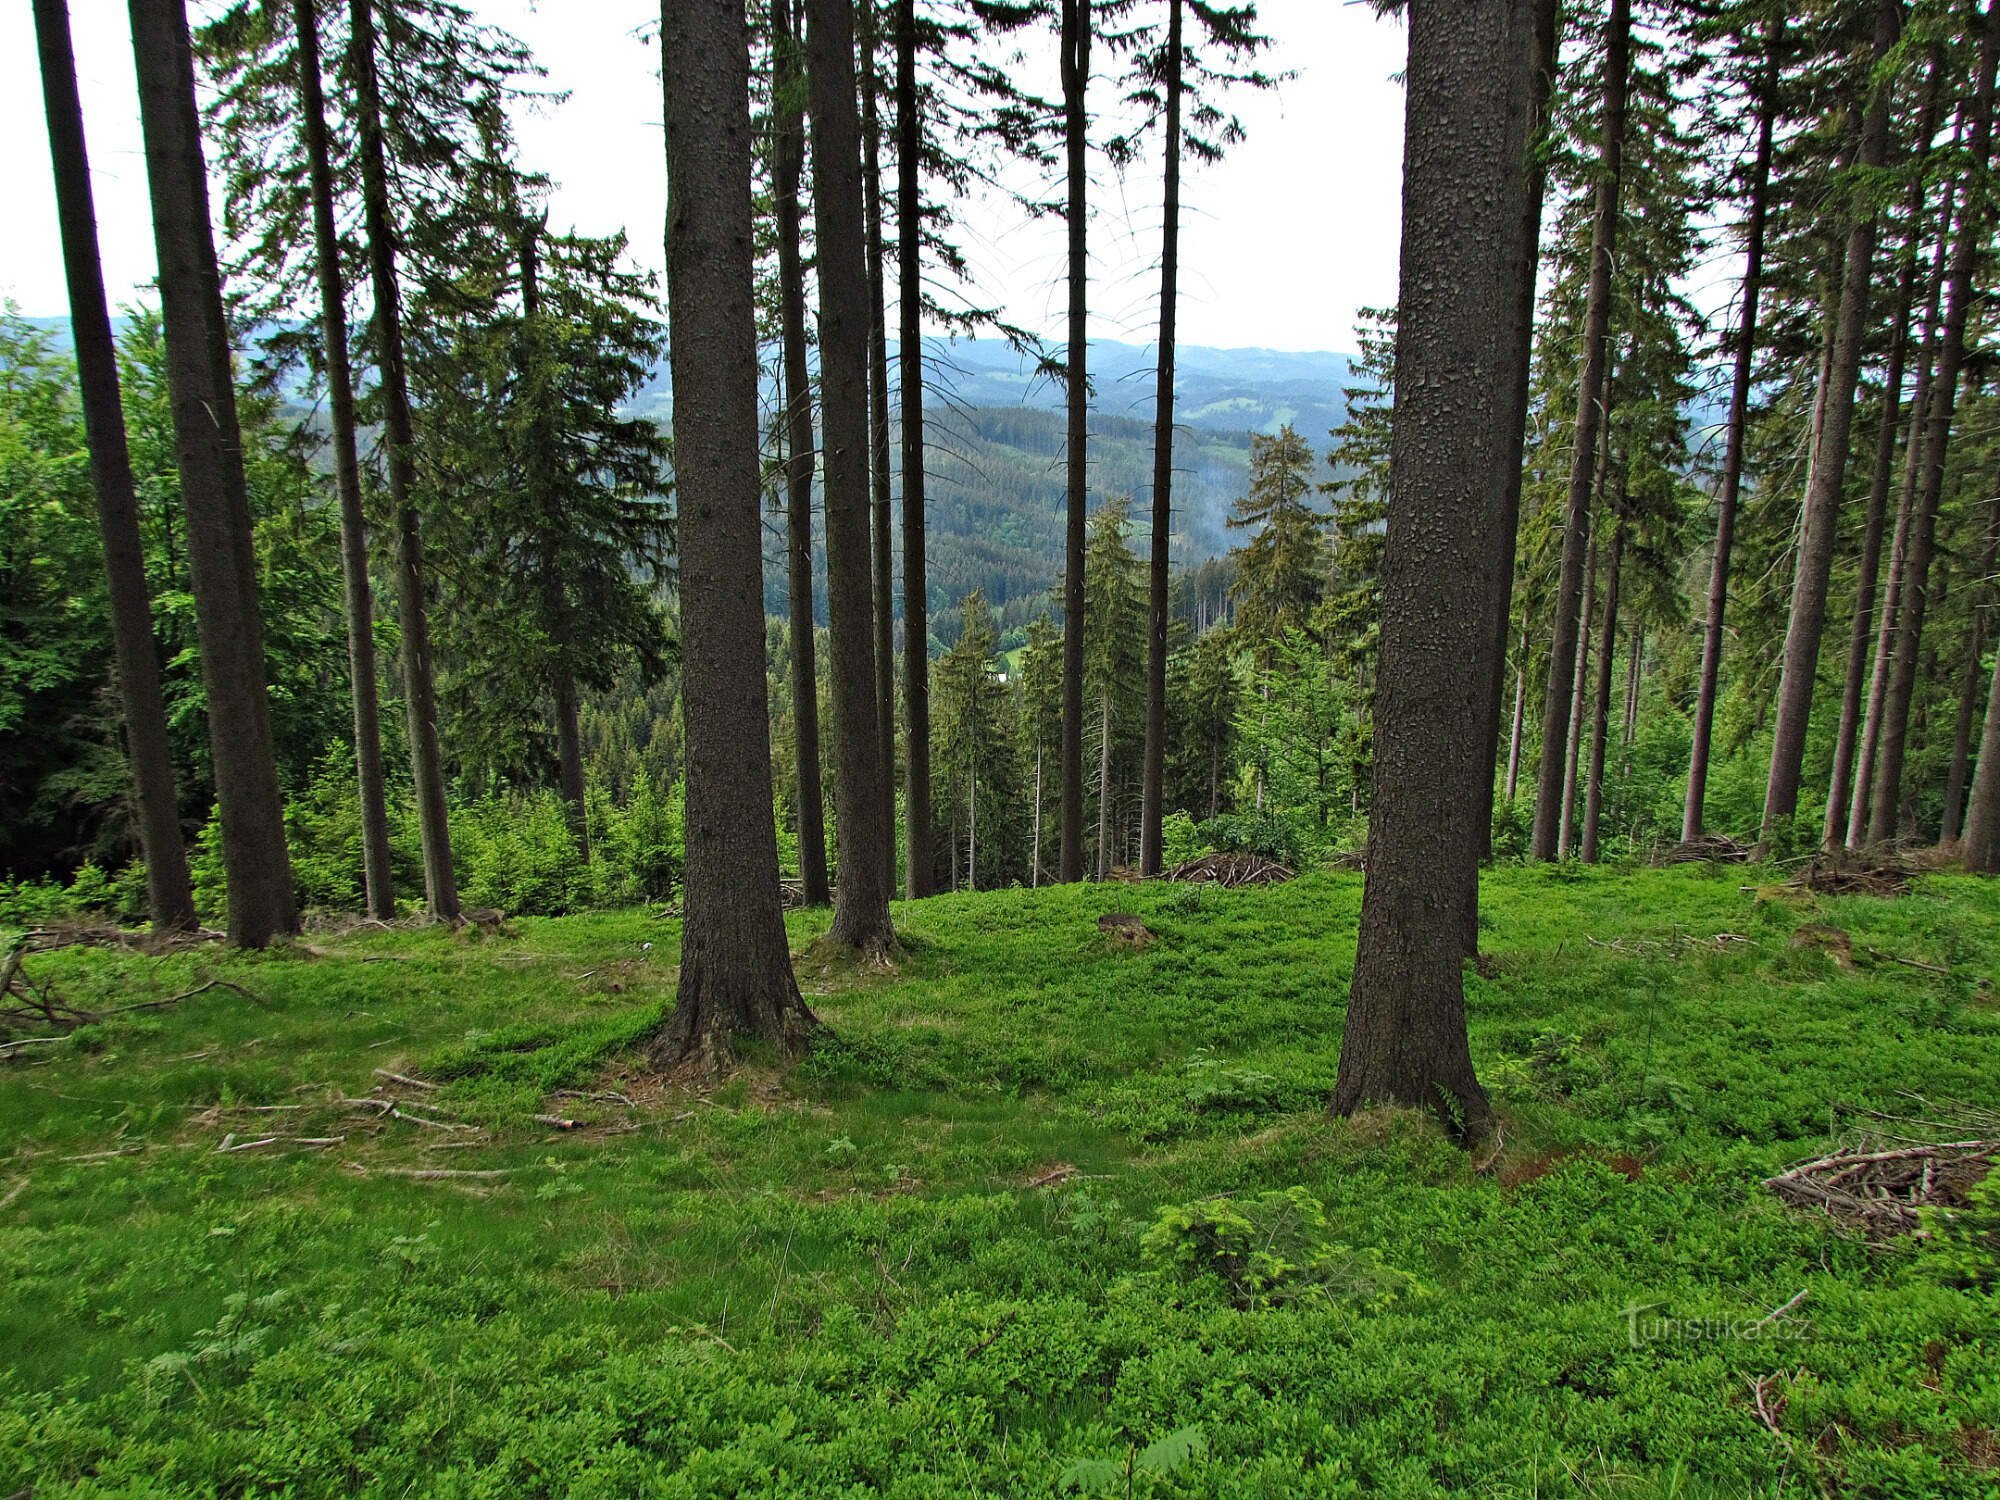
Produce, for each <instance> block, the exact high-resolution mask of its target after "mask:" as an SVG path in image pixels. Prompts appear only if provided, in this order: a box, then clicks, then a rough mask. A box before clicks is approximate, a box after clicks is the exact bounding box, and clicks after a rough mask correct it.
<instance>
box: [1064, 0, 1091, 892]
mask: <svg viewBox="0 0 2000 1500" xmlns="http://www.w3.org/2000/svg"><path fill="white" fill-rule="evenodd" d="M1061 5H1062V88H1063V137H1064V151H1065V154H1066V156H1067V159H1068V172H1069V205H1068V210H1067V219H1068V228H1069V368H1068V373H1067V377H1066V378H1067V381H1068V386H1069V390H1068V398H1069V427H1068V435H1067V446H1068V454H1067V459H1068V465H1067V493H1068V506H1067V517H1066V520H1065V524H1064V533H1063V703H1062V862H1061V870H1060V878H1061V879H1062V880H1063V881H1064V882H1065V883H1067V882H1069V881H1073V880H1081V879H1083V631H1084V617H1083V533H1084V512H1085V508H1086V505H1087V503H1088V496H1087V490H1086V485H1087V483H1088V477H1089V474H1088V469H1087V468H1086V463H1087V460H1088V445H1089V442H1090V431H1089V423H1090V408H1089V402H1090V382H1089V345H1088V343H1087V335H1086V333H1085V329H1084V318H1085V313H1086V311H1087V308H1088V306H1089V274H1090V272H1089V262H1088V259H1087V253H1088V249H1089V241H1088V228H1087V224H1086V221H1085V217H1084V216H1085V214H1086V213H1087V212H1088V211H1089V201H1088V192H1089V178H1088V172H1087V165H1088V152H1089V141H1088V139H1087V138H1086V135H1085V131H1086V130H1087V128H1088V123H1089V120H1088V116H1087V115H1086V113H1085V110H1084V95H1085V92H1086V90H1087V88H1088V86H1089V83H1090V42H1091V35H1092V33H1093V32H1094V31H1095V30H1096V29H1097V21H1096V18H1095V17H1094V16H1093V15H1092V13H1091V6H1092V0H1061Z"/></svg>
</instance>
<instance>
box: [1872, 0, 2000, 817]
mask: <svg viewBox="0 0 2000 1500" xmlns="http://www.w3.org/2000/svg"><path fill="white" fill-rule="evenodd" d="M1996 14H2000V0H1989V3H1988V5H1987V7H1986V13H1985V17H1984V21H1983V27H1982V34H1981V36H1980V41H1979V83H1978V92H1977V94H1976V96H1975V97H1974V100H1973V105H1972V139H1971V143H1970V150H1971V159H1972V160H1971V167H1970V174H1971V175H1970V179H1969V181H1968V184H1967V189H1966V193H1965V208H1964V211H1963V213H1961V215H1960V216H1959V217H1960V223H1959V226H1958V235H1957V239H1956V241H1955V242H1954V244H1953V245H1952V251H1951V272H1950V283H1949V288H1948V290H1947V292H1946V303H1945V318H1944V333H1943V336H1942V337H1941V338H1940V339H1939V341H1938V367H1937V372H1936V374H1935V375H1933V376H1932V377H1931V389H1930V400H1929V402H1928V404H1927V406H1926V408H1925V411H1924V433H1923V443H1922V453H1923V469H1922V474H1921V479H1920V488H1919V491H1918V499H1917V508H1916V511H1915V514H1914V515H1913V516H1912V517H1911V521H1910V545H1909V551H1908V553H1907V556H1906V559H1905V561H1906V563H1907V566H1908V575H1909V576H1908V578H1907V579H1906V580H1905V582H1904V585H1903V602H1902V613H1901V615H1900V616H1899V617H1898V619H1897V621H1896V655H1895V660H1894V662H1893V669H1892V670H1891V672H1890V674H1889V690H1888V694H1887V696H1886V697H1885V699H1884V701H1883V709H1882V743H1881V746H1880V748H1879V749H1878V750H1877V752H1876V759H1875V785H1874V787H1873V788H1872V790H1871V792H1870V798H1869V800H1870V801H1871V803H1872V804H1873V807H1872V810H1871V811H1870V813H1869V819H1868V835H1869V839H1870V841H1871V842H1880V841H1882V840H1885V839H1889V838H1893V837H1894V836H1895V833H1896V820H1897V814H1898V810H1899V807H1900V804H1901V802H1902V791H1903V752H1904V747H1905V745H1906V744H1907V743H1908V734H1909V727H1910V700H1911V698H1912V697H1913V696H1914V695H1915V693H1916V686H1917V671H1918V650H1919V648H1920V647H1921V645H1922V643H1923V631H1924V615H1925V611H1926V609H1927V607H1928V603H1929V595H1930V564H1931V553H1932V550H1933V544H1934V542H1935V539H1936V534H1937V515H1938V505H1939V503H1940V502H1941V501H1942V499H1943V497H1944V478H1945V464H1946V460H1947V459H1948V458H1949V456H1950V452H1949V450H1950V447H1951V424H1952V416H1953V413H1954V409H1955V408H1956V406H1957V402H1958V377H1959V371H1960V369H1961V367H1962V366H1963V365H1964V362H1965V322H1966V314H1967V311H1968V308H1969V306H1970V303H1971V301H1972V298H1973V295H1974V292H1973V285H1972V273H1973V267H1974V264H1975V262H1976V261H1977V260H1978V257H1979V252H1980V249H1981V246H1982V238H1983V236H1984V234H1985V229H1986V224H1987V219H1986V214H1985V212H1984V207H1985V195H1984V189H1985V177H1986V169H1987V164H1988V162H1989V161H1990V160H1991V158H1992V154H1993V87H1994V73H1995V69H1996V66H2000V24H1996V19H1995V18H1996Z"/></svg>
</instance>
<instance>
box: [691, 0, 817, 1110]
mask: <svg viewBox="0 0 2000 1500" xmlns="http://www.w3.org/2000/svg"><path fill="white" fill-rule="evenodd" d="M660 36H661V41H662V52H663V54H664V59H665V66H664V68H663V71H662V80H663V83H664V86H665V95H666V119H667V189H668V197H669V206H668V210H667V297H668V301H669V304H670V305H671V308H672V313H673V321H672V324H671V328H672V349H671V353H670V360H671V370H672V375H673V385H674V438H675V450H674V472H675V479H676V483H677V485H678V488H679V499H680V507H679V511H680V534H679V547H680V597H681V631H682V643H683V654H682V662H683V667H682V673H681V703H682V709H683V712H684V714H685V716H686V739H687V820H686V821H687V874H686V910H687V916H686V920H685V922H684V923H683V926H682V929H681V972H680V985H679V988H678V991H677V992H676V996H675V1000H674V1009H673V1013H672V1014H671V1015H669V1016H668V1017H667V1020H666V1024H665V1025H664V1026H662V1027H661V1028H660V1030H659V1032H658V1033H657V1034H656V1035H655V1037H654V1039H653V1043H652V1055H653V1059H654V1061H655V1063H657V1064H659V1065H661V1066H667V1067H671V1066H675V1065H679V1064H684V1063H686V1064H692V1065H693V1066H695V1067H698V1068H700V1069H702V1070H703V1071H706V1072H711V1073H712V1072H715V1071H717V1070H719V1069H721V1068H723V1067H725V1066H726V1065H727V1064H728V1061H729V1058H730V1055H731V1051H732V1049H733V1046H734V1043H735V1041H736V1039H737V1038H739V1037H744V1036H754V1037H759V1038H762V1039H764V1040H765V1041H767V1042H770V1043H772V1044H774V1045H776V1046H777V1047H779V1048H780V1049H782V1050H784V1051H796V1050H798V1049H800V1048H802V1047H803V1046H804V1045H805V1044H806V1042H807V1040H808V1038H809V1037H810V1034H811V1032H812V1029H813V1027H814V1026H815V1024H816V1022H815V1020H814V1018H813V1014H812V1012H811V1011H810V1010H808V1009H807V1008H806V1004H805V1002H804V1001H803V1000H802V999H801V998H800V997H799V990H798V985H797V984H796V983H795V982H794V980H793V978H792V963H791V955H790V953H789V952H788V951H787V949H786V946H785V920H784V913H783V911H782V909H781V908H780V905H779V898H778V836H777V829H776V827H775V826H774V823H773V820H772V817H771V754H770V744H771V739H770V735H771V730H770V717H769V713H770V710H769V700H768V697H767V694H766V689H765V685H764V586H763V517H762V514H761V512H762V508H763V495H762V490H763V486H762V482H761V476H760V475H759V472H758V467H759V465H758V454H757V433H758V422H757V326H756V313H755V306H754V302H753V300H752V289H751V277H752V254H753V252H752V233H751V217H750V151H751V134H750V43H749V35H748V32H747V30H746V28H745V25H744V15H743V6H742V4H741V3H740V0H661V6H660ZM850 97H851V96H850Z"/></svg>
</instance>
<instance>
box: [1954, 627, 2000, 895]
mask: <svg viewBox="0 0 2000 1500" xmlns="http://www.w3.org/2000/svg"><path fill="white" fill-rule="evenodd" d="M1959 850H1960V854H1961V855H1962V857H1963V858H1964V860H1965V867H1966V869H1968V870H1975V871H1979V872H1981V873H1984V874H1989V875H1990V874H1993V873H1995V872H1996V871H2000V656H1996V657H1995V658H1994V660H1993V676H1992V680H1991V681H1990V682H1989V683H1988V685H1987V690H1986V727H1985V729H1984V730H1982V731H1981V733H1980V736H1979V761H1978V763H1977V765H1976V767H1975V768H1974V770H1973V774H1972V805H1971V806H1970V807H1968V808H1967V809H1966V812H1965V837H1964V838H1963V839H1962V840H1961V841H1960V844H1959Z"/></svg>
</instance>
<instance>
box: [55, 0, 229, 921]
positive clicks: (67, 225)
mask: <svg viewBox="0 0 2000 1500" xmlns="http://www.w3.org/2000/svg"><path fill="white" fill-rule="evenodd" d="M35 39H36V44H37V48H38V50H39V52H40V55H41V69H42V101H43V104H44V107H45V110H46V113H47V116H48V127H49V156H50V159H51V161H52V162H53V163H54V166H55V185H56V216H57V219H58V220H59V222H60V224H61V229H62V245H63V270H64V272H65V274H66V277H67V280H68V287H69V321H70V337H71V340H72V342H73V343H74V345H75V348H76V368H77V383H78V387H79V389H80V391H81V394H82V404H83V429H84V437H85V440H86V441H87V442H88V443H89V445H90V482H91V489H92V491H93V492H94V494H95V495H96V498H97V530H98V536H99V537H100V538H101V540H102V542H103V546H104V574H105V583H106V587H107V591H108V593H109V596H110V601H111V648H112V655H113V659H114V662H115V664H116V668H117V675H118V703H119V708H120V711H121V717H122V718H123V719H124V721H125V750H126V754H127V756H128V757H129V758H130V760H131V770H132V806H133V812H134V819H133V821H134V823H135V824H136V826H137V828H138V832H139V853H140V856H141V857H142V858H143V859H144V860H145V862H146V905H147V910H148V912H149V913H150V914H151V916H152V919H153V926H154V927H155V928H157V929H159V930H161V931H168V930H173V929H187V928H193V927H195V926H196V925H197V923H196V919H195V910H194V891H193V887H192V886H191V884H190V883H189V879H188V863H187V847H186V844H185V843H184V841H183V840H182V837H181V821H180V804H179V796H178V793H177V792H176V790H175V787H174V760H173V751H172V749H171V748H170V746H169V744H168V740H167V712H166V706H165V702H164V700H163V699H162V697H161V695H160V658H159V646H158V643H157V642H156V641H155V640H154V638H153V606H152V598H151V595H150V594H149V593H148V591H147V588H146V558H145V548H144V544H143V543H142V541H141V540H140V536H139V507H138V499H137V496H136V494H135V492H134V489H133V484H132V457H131V453H130V451H129V450H128V449H127V447H126V442H125V411H124V407H123V406H122V405H121V403H120V401H119V396H118V356H117V351H116V349H115V348H114V346H113V344H112V339H111V314H110V310H109V308H108V307H107V305H106V303H105V297H104V270H103V262H102V260H101V259H100V257H99V255H98V247H97V209H96V206H95V204H94V203H93V201H92V198H91V190H90V154H89V151H88V148H87V147H86V145H85V142H84V134H83V106H82V103H81V101H80V99H79V98H78V95H77V87H76V57H75V52H74V49H73V48H72V47H71V44H70V30H69V6H68V4H67V0H35Z"/></svg>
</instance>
